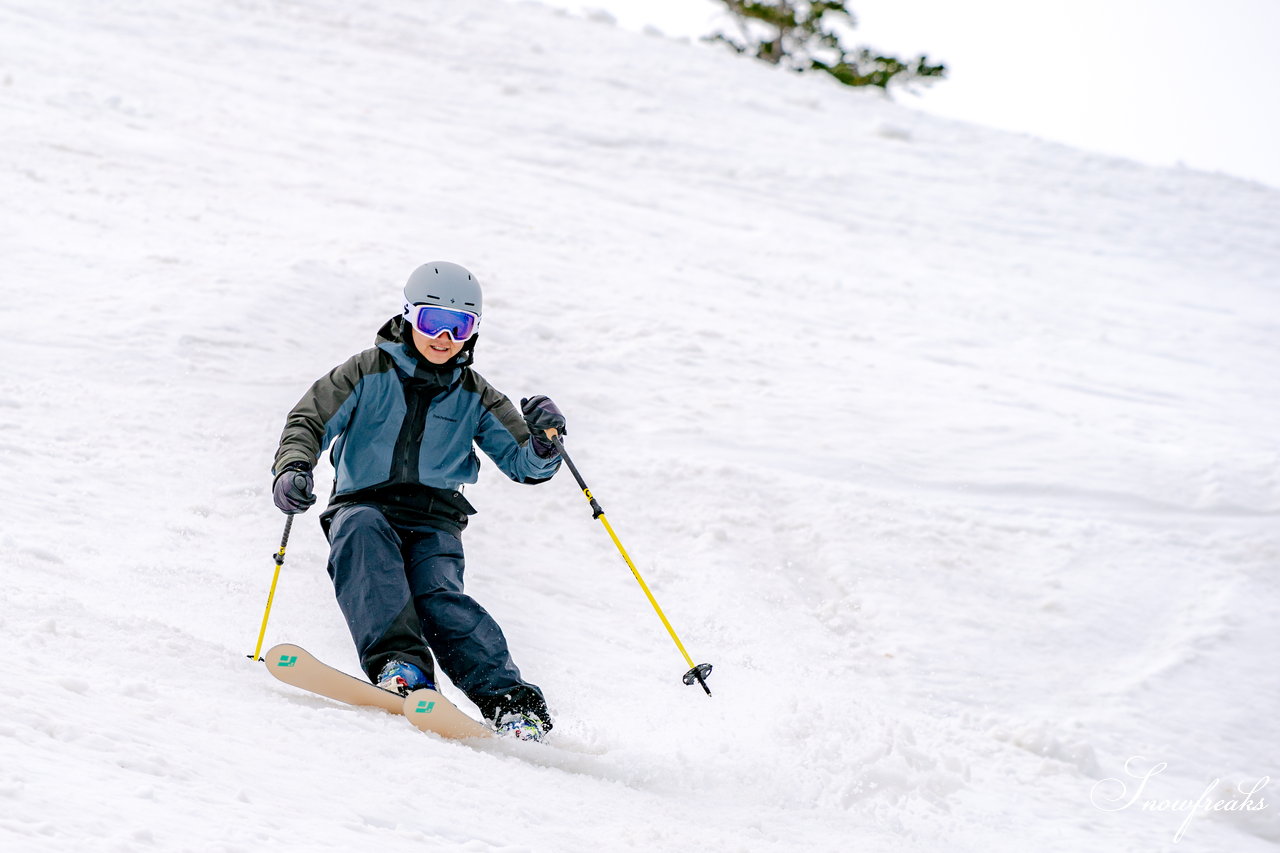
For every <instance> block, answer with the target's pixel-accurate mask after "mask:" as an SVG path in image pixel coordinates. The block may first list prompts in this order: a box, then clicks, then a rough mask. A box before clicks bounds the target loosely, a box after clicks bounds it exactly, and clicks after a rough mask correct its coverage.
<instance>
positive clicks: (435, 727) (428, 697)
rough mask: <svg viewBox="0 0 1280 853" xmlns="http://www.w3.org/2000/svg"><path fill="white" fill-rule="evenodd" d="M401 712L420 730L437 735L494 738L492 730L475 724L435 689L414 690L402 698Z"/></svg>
mask: <svg viewBox="0 0 1280 853" xmlns="http://www.w3.org/2000/svg"><path fill="white" fill-rule="evenodd" d="M403 711H404V715H405V717H406V718H408V720H409V722H411V723H413V724H414V725H415V726H417V727H418V728H420V729H422V730H423V731H424V732H435V733H436V734H438V735H440V736H441V737H448V738H468V737H495V736H496V735H495V733H494V731H493V729H491V728H489V727H488V726H485V725H482V724H480V723H477V722H476V721H475V720H473V719H471V717H468V716H467V715H466V714H464V713H462V711H461V710H460V709H459V708H458V706H457V705H455V704H453V703H452V702H450V701H449V700H448V699H446V698H444V696H443V695H441V694H440V693H439V692H437V691H435V690H415V691H413V692H412V693H410V694H409V695H408V696H406V697H404V706H403Z"/></svg>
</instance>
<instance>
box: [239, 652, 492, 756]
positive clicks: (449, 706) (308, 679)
mask: <svg viewBox="0 0 1280 853" xmlns="http://www.w3.org/2000/svg"><path fill="white" fill-rule="evenodd" d="M263 660H264V661H266V664H267V670H268V671H269V672H270V673H271V674H272V675H274V676H275V677H276V678H278V679H280V680H281V681H283V682H284V683H285V684H291V685H293V686H294V687H300V688H302V689H303V690H307V691H310V692H311V693H316V694H318V695H320V696H327V697H328V698H330V699H336V700H337V701H339V702H345V703H347V704H348V705H362V706H368V707H373V708H381V709H383V710H384V711H389V712H390V713H392V714H403V715H404V716H405V717H407V718H408V719H409V721H410V722H411V723H413V724H414V726H416V727H417V728H419V729H421V730H422V731H424V732H435V733H436V734H438V735H440V736H441V737H446V738H470V737H493V736H494V733H493V731H491V730H490V729H489V728H488V727H487V726H484V725H482V724H480V723H478V722H476V721H475V720H473V719H472V718H471V717H468V716H467V715H466V714H464V713H463V712H462V711H461V710H460V709H459V708H458V706H457V705H454V704H453V703H452V702H450V701H449V700H448V699H446V698H445V697H444V695H443V694H441V693H439V692H438V691H435V690H415V691H414V692H412V693H410V694H409V695H408V696H401V695H400V694H399V693H392V692H391V691H390V690H383V689H382V688H380V687H378V686H376V685H373V684H370V683H369V682H367V681H363V680H361V679H359V678H356V677H354V676H351V675H348V674H347V673H345V672H343V671H342V670H340V669H334V668H333V667H331V666H329V665H328V664H326V663H324V662H322V661H320V660H319V659H318V658H316V657H315V656H314V655H312V654H311V653H310V652H308V651H307V650H306V649H304V648H302V647H301V646H295V645H293V644H292V643H281V644H280V645H278V646H272V647H271V649H270V650H268V651H267V653H266V655H265V656H264V657H263Z"/></svg>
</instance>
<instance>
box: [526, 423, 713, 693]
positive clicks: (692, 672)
mask: <svg viewBox="0 0 1280 853" xmlns="http://www.w3.org/2000/svg"><path fill="white" fill-rule="evenodd" d="M551 440H552V441H554V442H555V445H556V447H557V448H559V450H560V457H561V458H562V459H564V463H565V464H566V465H568V466H569V471H570V472H571V473H572V474H573V479H574V480H576V481H577V482H578V488H580V489H582V493H583V494H584V495H586V496H587V501H588V502H590V504H591V513H592V514H591V517H592V518H598V519H600V523H601V524H603V525H604V529H605V530H606V531H607V532H608V533H609V538H610V539H612V540H613V544H614V545H616V546H617V548H618V553H619V554H621V555H622V559H623V560H625V561H626V563H627V567H628V568H629V569H631V574H632V575H634V576H635V579H636V582H637V583H638V584H640V588H641V589H642V590H644V594H645V596H646V597H647V598H648V599H649V603H650V604H652V605H653V609H654V610H655V611H656V612H657V614H658V618H659V619H661V620H662V624H663V626H664V627H665V628H666V629H667V633H668V634H670V635H671V639H672V640H674V641H675V644H676V648H677V649H679V650H680V654H681V655H683V656H684V660H685V663H687V664H689V667H690V669H689V671H688V672H686V673H685V674H684V679H683V680H684V683H685V684H688V685H691V686H692V685H694V684H699V685H701V686H702V689H703V690H705V691H706V692H707V695H708V696H710V695H711V688H710V687H708V686H707V676H709V675H710V674H711V664H709V663H699V664H695V663H694V662H693V658H691V657H689V652H687V651H686V650H685V647H684V643H682V642H680V637H679V636H677V635H676V629H675V628H672V627H671V623H670V622H669V621H667V615H666V614H665V613H663V612H662V608H661V607H659V606H658V600H657V599H656V598H654V597H653V593H652V592H650V591H649V585H648V584H647V583H645V582H644V578H642V577H640V570H639V569H637V568H636V564H635V563H633V562H632V561H631V557H630V556H629V555H628V554H627V549H626V548H623V547H622V542H621V541H620V540H619V539H618V534H616V533H614V532H613V526H612V525H611V524H609V519H608V518H606V517H605V514H604V510H603V509H602V508H601V507H600V502H599V501H597V500H596V499H595V496H594V495H592V494H591V490H590V489H589V488H587V484H586V482H585V481H584V480H583V479H582V475H581V474H580V473H578V466H576V465H574V464H573V460H572V459H571V458H569V453H568V451H566V450H565V449H564V442H563V441H562V440H561V439H560V436H559V435H556V436H555V437H554V438H552V439H551Z"/></svg>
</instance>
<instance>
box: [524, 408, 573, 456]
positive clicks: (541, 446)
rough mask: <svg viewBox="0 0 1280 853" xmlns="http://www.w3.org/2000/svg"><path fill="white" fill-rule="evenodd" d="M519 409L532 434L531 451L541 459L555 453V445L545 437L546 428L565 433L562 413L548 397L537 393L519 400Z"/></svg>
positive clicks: (561, 433)
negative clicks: (534, 395)
mask: <svg viewBox="0 0 1280 853" xmlns="http://www.w3.org/2000/svg"><path fill="white" fill-rule="evenodd" d="M520 410H521V411H522V412H524V422H525V423H526V424H528V425H529V432H530V434H531V435H532V441H533V451H534V452H535V453H537V454H538V455H539V456H541V457H542V458H543V459H549V458H551V457H552V456H555V455H556V452H557V451H556V445H555V442H553V441H552V440H551V439H549V438H547V430H549V429H553V430H555V431H556V432H558V433H560V435H564V434H565V429H564V413H563V412H561V411H560V407H559V406H557V405H556V404H555V403H553V402H552V401H551V398H550V397H547V396H545V395H542V394H539V395H538V396H536V397H526V398H525V399H522V400H521V401H520Z"/></svg>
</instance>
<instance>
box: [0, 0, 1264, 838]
mask: <svg viewBox="0 0 1280 853" xmlns="http://www.w3.org/2000/svg"><path fill="white" fill-rule="evenodd" d="M0 115H2V116H3V126H4V131H3V148H2V149H0V151H2V155H3V156H2V159H0V247H2V255H3V258H4V265H3V272H2V273H0V297H2V301H0V355H2V357H3V364H4V371H3V374H2V375H0V481H2V482H3V483H4V485H5V487H6V490H7V497H8V500H7V502H6V507H5V511H4V520H3V522H0V560H2V565H3V605H2V607H0V638H3V639H2V642H3V654H2V655H0V678H2V679H3V690H2V691H0V848H2V849H4V850H6V851H10V850H14V851H27V850H58V851H62V850H112V851H115V850H200V851H214V850H217V851H233V850H234V851H260V850H280V849H298V850H344V851H345V850H377V851H391V850H475V851H479V850H503V851H516V850H534V851H595V850H636V851H641V850H643V851H657V850H661V851H666V850H696V851H744V850H745V851H809V850H822V851H828V850H830V851H834V850H860V851H882V850H889V851H939V850H945V851H951V850H957V851H968V850H972V851H992V850H994V851H1028V850H1036V851H1046V850H1047V851H1059V850H1060V851H1095V850H1096V851H1154V850H1174V849H1176V850H1180V851H1181V850H1186V851H1232V853H1255V851H1264V850H1274V849H1276V847H1277V845H1278V844H1280V803H1277V800H1280V781H1278V782H1276V783H1274V784H1273V783H1272V782H1271V781H1270V780H1271V779H1272V778H1276V779H1280V767H1277V764H1276V761H1277V756H1280V715H1277V713H1276V709H1277V708H1278V707H1280V668H1277V667H1276V665H1275V660H1274V657H1275V650H1276V646H1277V639H1278V636H1277V633H1278V630H1280V628H1278V627H1277V626H1278V624H1280V622H1278V619H1280V576H1278V574H1277V567H1278V565H1280V445H1278V444H1277V426H1278V425H1280V405H1278V404H1277V400H1280V369H1277V363H1278V362H1280V193H1278V192H1276V191H1275V190H1270V189H1266V188H1264V187H1262V186H1259V185H1254V184H1250V183H1246V182H1242V181H1237V180H1232V179H1227V178H1224V177H1220V176H1213V175H1207V174H1201V173H1196V172H1192V171H1187V170H1163V169H1153V168H1145V167H1140V166H1137V165H1135V164H1133V163H1129V162H1124V161H1121V160H1116V159H1111V158H1106V157H1101V156H1096V155H1091V154H1087V153H1083V152H1080V151H1076V150H1072V149H1070V148H1065V147H1062V146H1057V145H1050V144H1047V143H1044V142H1041V141H1038V140H1035V139H1031V138H1027V137H1022V136H1016V135H1011V134H1007V133H998V132H995V131H991V130H988V129H984V128H981V127H977V126H972V125H966V124H963V123H957V122H953V121H944V120H941V119H938V118H932V117H929V116H926V115H923V114H921V113H918V112H915V111H912V110H911V109H909V108H907V107H904V106H901V105H898V104H895V103H892V102H889V101H886V100H883V99H881V98H879V97H877V96H875V95H873V94H869V93H859V92H853V91H850V90H847V89H842V88H841V87H839V86H837V85H836V84H834V83H833V82H832V81H830V80H826V79H822V78H820V77H816V76H809V77H803V76H795V75H790V74H784V73H780V72H777V71H775V70H773V69H770V68H767V67H765V66H763V65H759V64H756V63H753V62H751V61H749V60H745V59H740V58H737V57H734V56H731V55H727V54H726V53H724V52H722V51H717V50H712V49H711V48H709V47H706V46H702V45H698V44H691V43H687V42H680V41H674V40H668V39H664V38H661V37H658V36H655V35H647V36H646V35H638V34H630V33H626V32H623V31H620V30H618V29H617V28H615V27H613V26H611V25H610V24H609V21H608V19H607V18H606V17H604V16H592V17H585V18H583V17H573V16H569V15H565V14H563V13H557V12H555V11H553V10H550V9H547V8H545V7H542V6H538V5H532V4H522V3H507V2H495V1H494V0H488V2H469V3H451V2H444V0H424V1H423V2H418V3H413V4H410V3H400V4H386V3H375V2H372V0H343V1H342V2H338V0H315V2H306V3H301V2H287V1H286V0H185V2H180V3H155V2H142V0H121V2H114V3H98V2H92V0H67V2H58V3H33V2H22V0H3V2H0ZM1240 132H1247V129H1246V128H1241V129H1240ZM430 259H447V260H454V261H457V262H460V263H463V264H465V265H467V266H468V267H470V268H471V269H472V270H473V271H475V272H476V274H477V275H478V277H479V278H480V279H481V280H482V282H483V283H484V285H485V288H486V289H485V296H486V313H485V321H484V327H483V330H482V339H481V341H480V345H479V349H478V367H479V369H480V370H481V372H482V373H483V374H484V375H485V376H486V377H487V378H488V379H489V380H490V381H491V382H493V383H494V384H495V385H496V386H497V387H498V388H501V389H503V390H504V391H505V392H506V393H508V394H509V395H511V396H512V397H519V396H527V395H531V394H534V393H543V394H549V395H551V396H552V397H553V398H554V399H555V400H556V401H557V402H558V403H559V404H560V406H561V407H562V408H563V409H564V411H565V412H566V414H567V415H568V422H569V430H568V433H569V434H568V441H569V446H570V447H571V449H572V452H573V454H574V457H575V461H576V462H577V463H578V465H579V467H580V468H581V469H582V471H583V474H584V475H585V476H586V478H587V481H588V483H589V485H590V486H591V487H592V490H593V492H594V493H595V495H596V497H598V498H599V500H600V501H601V503H602V504H603V505H604V507H605V509H606V511H607V512H608V517H609V519H610V521H611V523H612V524H613V526H614V528H615V529H616V530H617V532H618V534H619V536H620V537H621V539H622V541H623V543H624V544H625V545H626V547H627V548H628V550H629V551H630V552H631V554H632V556H633V557H634V558H635V561H636V563H637V565H638V567H639V568H640V570H641V573H642V574H643V575H644V577H645V580H646V581H648V583H649V584H650V586H651V587H652V588H653V590H654V593H655V595H656V596H657V598H658V600H659V602H660V603H661V604H662V606H663V608H664V609H665V611H666V613H667V616H668V617H669V618H670V620H671V623H672V625H673V626H674V627H675V629H676V630H677V632H678V633H679V635H680V638H681V639H682V640H683V642H684V643H685V645H686V646H687V647H688V648H689V650H690V653H691V654H692V656H693V657H694V658H695V659H696V660H697V661H698V662H701V661H709V662H711V663H712V664H714V666H715V672H714V674H713V675H712V677H711V681H710V684H711V686H712V689H713V690H714V693H715V695H714V697H712V698H710V699H708V698H707V697H706V696H705V695H703V694H702V692H701V691H700V690H698V689H697V688H696V687H693V688H690V687H685V686H684V685H682V684H681V683H680V676H681V675H682V674H683V673H684V671H685V670H686V669H687V665H686V663H685V661H684V660H683V658H682V657H681V655H680V654H679V652H678V651H677V649H676V647H675V645H674V644H673V643H672V641H671V639H670V637H668V635H667V633H666V631H665V630H664V629H663V627H662V625H661V623H660V622H659V620H658V619H657V617H656V615H655V613H654V612H653V610H652V609H651V608H650V606H649V604H648V602H647V601H646V600H645V598H644V596H643V594H642V593H641V591H640V589H639V587H638V586H637V584H636V583H635V581H634V579H633V578H632V577H631V574H630V572H629V571H628V570H627V568H626V566H625V564H624V563H623V562H622V560H621V559H620V557H619V556H618V553H617V551H616V550H615V549H614V547H613V545H612V543H611V542H610V541H609V538H608V536H607V535H606V533H605V531H604V530H603V529H602V527H601V525H600V524H599V523H597V522H596V521H593V520H592V518H591V513H590V508H589V507H588V506H587V504H586V501H585V500H584V498H583V496H582V494H581V493H580V492H579V491H578V490H577V488H576V487H575V486H574V484H573V481H572V479H571V478H570V477H569V476H568V472H567V471H565V472H563V473H562V474H561V475H560V476H558V477H557V478H556V479H555V480H554V481H552V482H551V483H549V484H546V485H542V486H539V487H537V488H528V487H525V486H520V485H517V484H514V483H511V482H509V481H507V480H506V479H505V478H504V477H503V476H502V475H501V474H500V473H499V472H498V471H497V470H496V469H495V468H494V467H493V466H492V465H490V464H488V463H486V465H485V470H484V472H483V473H482V479H481V482H480V483H479V484H478V485H477V486H474V487H472V488H471V489H470V490H469V491H468V497H470V499H471V500H472V502H473V503H475V504H476V505H478V506H479V507H480V510H481V512H480V514H479V515H478V516H477V517H476V519H475V521H474V522H473V524H472V526H471V528H470V529H469V530H468V532H467V535H466V542H467V546H468V566H469V573H468V588H469V590H470V591H471V592H472V593H473V594H474V595H475V597H476V598H478V599H479V600H480V601H481V602H483V603H484V604H485V605H486V606H487V607H488V608H489V609H490V610H491V611H492V612H493V613H494V614H495V616H496V617H497V618H498V619H499V621H500V622H501V623H502V625H503V626H504V627H505V629H506V631H507V634H508V637H509V639H510V641H511V644H512V646H513V649H514V651H515V655H516V660H517V662H518V663H519V665H520V666H521V667H522V669H523V670H524V672H525V674H526V676H527V677H528V678H530V679H531V680H532V681H534V682H536V683H538V684H540V685H541V686H542V687H543V689H544V690H545V691H546V693H547V696H548V698H549V700H550V702H551V705H552V707H553V710H554V711H555V713H556V715H557V716H556V719H557V726H556V729H555V731H554V733H553V736H552V737H551V738H550V740H549V741H548V743H546V744H544V745H541V746H539V745H532V744H523V743H514V742H506V741H504V742H497V743H492V744H488V743H486V744H482V745H475V746H468V745H464V744H459V743H456V742H446V741H443V740H439V739H435V738H433V737H430V736H425V735H423V734H421V733H419V732H417V731H416V730H414V729H413V728H411V727H410V726H409V725H407V724H406V722H405V721H404V720H403V719H400V718H397V717H395V716H392V715H389V714H385V713H382V712H379V711H374V710H367V709H365V710H362V709H355V708H351V707H347V706H342V705H339V704H337V703H334V702H330V701H327V700H324V699H321V698H318V697H315V696H312V695H309V694H305V693H302V692H301V691H298V690H296V689H293V688H290V687H288V686H286V685H283V684H280V683H278V682H276V681H274V680H273V679H271V678H270V677H269V676H268V675H267V673H266V672H265V671H264V666H263V664H261V663H254V662H252V661H250V660H248V659H247V657H246V655H247V654H249V653H251V652H252V651H253V650H254V645H255V643H256V640H257V635H258V629H259V626H260V624H261V620H262V616H263V608H264V605H265V603H266V596H267V590H268V588H269V585H270V582H271V577H272V569H273V563H272V560H271V555H272V554H273V553H274V552H275V550H276V549H277V547H278V544H279V541H280V535H281V530H282V525H283V516H281V515H280V513H279V512H278V511H277V510H276V509H275V508H274V507H273V506H272V503H271V497H270V488H269V486H270V473H269V467H270V463H271V457H272V454H273V451H274V448H275V443H276V440H277V438H278V436H279V432H280V429H281V427H282V426H283V421H284V415H285V413H286V411H287V410H288V409H289V408H290V407H291V406H292V404H293V403H294V402H295V401H296V400H297V398H298V397H299V396H300V395H301V394H302V392H303V391H304V390H305V389H306V387H307V386H308V385H309V384H310V383H311V382H312V381H313V380H314V379H315V378H316V377H317V376H320V375H321V374H323V373H324V372H326V371H327V370H329V369H330V368H331V367H332V366H334V365H336V364H338V363H339V362H341V361H342V360H344V359H345V358H347V357H348V356H349V355H351V354H353V353H355V352H357V351H359V350H361V349H364V348H365V347H368V346H370V345H371V344H372V340H373V334H374V332H375V331H376V329H377V328H378V326H379V325H380V324H381V323H382V322H383V321H385V320H386V318H387V317H389V316H391V315H392V314H393V313H395V312H396V310H397V309H398V307H399V304H400V303H399V298H400V296H399V288H400V286H401V285H402V283H403V281H404V279H405V278H406V277H407V276H408V274H409V272H410V271H411V270H412V269H413V268H414V266H416V265H417V264H418V263H421V262H423V261H426V260H430ZM328 472H329V469H328V468H327V465H326V466H324V467H322V470H321V473H320V479H321V481H322V485H321V490H322V491H327V480H328ZM316 516H317V513H315V512H313V513H311V514H309V515H306V516H303V517H302V518H301V519H300V520H299V522H298V523H297V524H296V525H295V528H294V531H293V535H292V538H291V539H290V541H289V547H288V551H287V557H286V560H285V563H284V568H283V570H282V572H281V577H280V583H279V587H278V589H277V591H276V597H275V604H274V607H273V608H272V611H271V615H270V622H269V625H268V630H267V644H268V645H270V644H272V643H275V642H281V641H291V642H296V643H299V644H301V645H303V646H305V647H306V648H308V649H310V650H311V651H312V652H314V653H315V654H317V655H318V656H320V657H321V658H322V659H325V660H327V661H329V662H331V663H333V664H335V665H337V666H340V667H342V668H344V669H346V670H347V671H352V672H354V671H355V670H356V661H355V653H354V650H353V648H352V646H351V642H350V639H349V637H348V636H347V633H346V628H345V625H344V623H343V621H342V618H341V615H340V613H339V611H338V609H337V606H336V604H335V603H334V601H333V595H332V590H331V588H330V583H329V580H328V577H327V574H326V571H325V560H326V546H325V542H324V538H323V536H322V534H321V531H320V529H319V526H318V524H317V523H316ZM445 692H446V693H447V694H448V695H450V696H451V697H452V698H454V699H455V700H456V701H458V702H459V703H460V705H461V706H462V707H463V708H464V709H468V710H474V709H473V708H472V707H471V706H470V705H469V703H468V702H467V701H466V700H465V699H464V698H463V697H462V696H461V695H460V694H458V692H457V691H456V690H454V689H453V688H452V687H451V686H450V685H446V686H445ZM1195 801H1199V802H1198V803H1197V804H1195V805H1192V803H1193V802H1195ZM1214 803H1219V804H1226V805H1227V806H1230V805H1232V804H1234V806H1235V807H1234V808H1228V807H1221V808H1216V807H1214V805H1213V804H1214Z"/></svg>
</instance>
